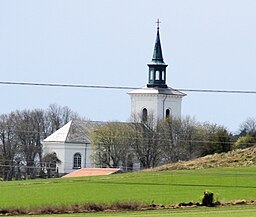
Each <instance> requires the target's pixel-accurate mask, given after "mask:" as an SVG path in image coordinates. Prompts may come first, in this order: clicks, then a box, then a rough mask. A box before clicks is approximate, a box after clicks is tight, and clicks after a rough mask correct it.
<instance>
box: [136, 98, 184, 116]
mask: <svg viewBox="0 0 256 217" xmlns="http://www.w3.org/2000/svg"><path fill="white" fill-rule="evenodd" d="M181 102H182V97H180V96H176V95H164V94H131V114H132V115H133V114H135V115H137V114H140V115H141V114H142V110H143V109H144V108H146V109H147V110H148V114H153V115H154V117H155V118H156V119H163V118H164V117H165V111H166V109H170V112H171V115H172V116H173V117H176V118H181Z"/></svg>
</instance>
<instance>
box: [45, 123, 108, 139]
mask: <svg viewBox="0 0 256 217" xmlns="http://www.w3.org/2000/svg"><path fill="white" fill-rule="evenodd" d="M106 123H107V122H101V121H70V122H68V123H67V124H66V125H64V126H63V127H61V128H60V129H58V130H57V131H56V132H54V133H53V134H51V135H50V136H48V137H47V138H46V139H44V142H66V143H91V140H90V134H91V132H92V131H93V130H95V129H96V128H97V127H99V126H102V125H104V124H106Z"/></svg>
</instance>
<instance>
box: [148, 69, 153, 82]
mask: <svg viewBox="0 0 256 217" xmlns="http://www.w3.org/2000/svg"><path fill="white" fill-rule="evenodd" d="M149 79H150V80H153V79H154V70H150V78H149Z"/></svg>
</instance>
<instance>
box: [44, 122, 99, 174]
mask: <svg viewBox="0 0 256 217" xmlns="http://www.w3.org/2000/svg"><path fill="white" fill-rule="evenodd" d="M85 126H87V130H86V129H85V128H86V127H85ZM88 126H89V122H81V123H79V124H78V123H75V122H74V121H70V122H69V123H67V124H66V125H64V126H63V127H62V128H60V129H59V130H57V131H56V132H54V133H53V134H52V135H50V136H49V137H47V138H46V139H45V140H44V141H43V154H44V155H46V154H48V153H56V155H57V157H58V159H59V160H60V161H61V163H60V164H58V171H59V173H60V174H66V173H70V172H73V171H74V170H76V169H79V168H92V167H95V165H94V163H93V159H92V147H91V141H90V140H89V137H88V128H89V127H88ZM82 127H83V128H82ZM77 154H78V155H77ZM76 155H77V156H79V159H76V160H74V158H75V156H76ZM77 160H78V161H79V162H74V161H77ZM77 163H79V166H77Z"/></svg>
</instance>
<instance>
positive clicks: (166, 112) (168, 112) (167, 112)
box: [165, 109, 170, 118]
mask: <svg viewBox="0 0 256 217" xmlns="http://www.w3.org/2000/svg"><path fill="white" fill-rule="evenodd" d="M165 117H166V118H170V109H166V111H165Z"/></svg>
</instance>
